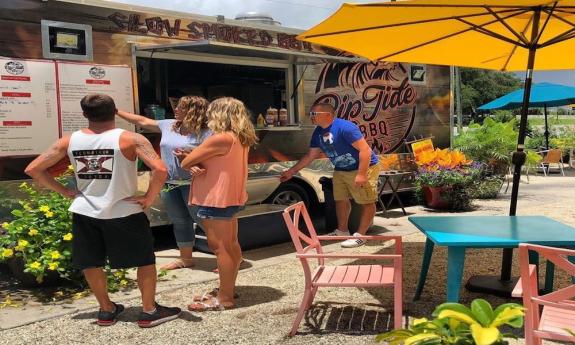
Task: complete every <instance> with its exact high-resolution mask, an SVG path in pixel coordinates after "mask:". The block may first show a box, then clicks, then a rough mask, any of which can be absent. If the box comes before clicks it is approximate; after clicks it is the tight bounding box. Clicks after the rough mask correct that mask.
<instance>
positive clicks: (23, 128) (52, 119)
mask: <svg viewBox="0 0 575 345" xmlns="http://www.w3.org/2000/svg"><path fill="white" fill-rule="evenodd" d="M58 132H59V129H58V101H57V91H56V70H55V64H54V62H52V61H35V60H22V59H9V58H0V156H17V155H34V154H39V153H41V152H43V151H44V150H46V148H48V147H49V146H50V145H51V144H52V143H53V142H54V141H56V140H57V139H58V136H59V133H58Z"/></svg>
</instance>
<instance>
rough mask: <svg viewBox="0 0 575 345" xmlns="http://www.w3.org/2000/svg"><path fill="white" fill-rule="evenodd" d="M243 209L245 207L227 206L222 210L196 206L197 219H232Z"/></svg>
mask: <svg viewBox="0 0 575 345" xmlns="http://www.w3.org/2000/svg"><path fill="white" fill-rule="evenodd" d="M244 208H245V206H229V207H223V208H221V207H210V206H198V218H202V219H216V220H218V219H219V220H228V219H231V218H233V217H234V216H235V215H236V213H238V212H239V211H241V210H243V209H244Z"/></svg>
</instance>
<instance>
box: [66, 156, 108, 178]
mask: <svg viewBox="0 0 575 345" xmlns="http://www.w3.org/2000/svg"><path fill="white" fill-rule="evenodd" d="M72 156H74V160H75V161H76V175H78V178H79V179H82V180H111V179H112V171H113V168H114V150H107V149H106V150H76V151H72Z"/></svg>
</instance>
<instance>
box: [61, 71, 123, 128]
mask: <svg viewBox="0 0 575 345" xmlns="http://www.w3.org/2000/svg"><path fill="white" fill-rule="evenodd" d="M56 65H57V68H58V89H59V93H60V116H61V126H62V132H63V133H64V134H66V133H71V132H74V131H76V130H78V129H80V128H83V127H87V126H88V120H86V118H84V116H83V114H82V108H81V107H80V100H81V99H82V97H84V96H86V95H87V94H89V93H103V94H106V95H109V96H110V97H112V98H113V99H114V102H115V103H116V108H118V109H121V110H124V111H128V112H132V113H133V112H134V92H133V87H132V70H131V69H130V67H127V66H108V65H93V64H84V63H73V62H57V63H56ZM116 127H119V128H124V129H128V130H131V131H134V125H132V124H130V123H129V122H127V121H125V120H123V119H121V118H119V117H116Z"/></svg>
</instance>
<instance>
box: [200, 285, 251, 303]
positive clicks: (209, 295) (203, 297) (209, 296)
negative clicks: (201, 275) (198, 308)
mask: <svg viewBox="0 0 575 345" xmlns="http://www.w3.org/2000/svg"><path fill="white" fill-rule="evenodd" d="M218 292H220V289H219V288H214V289H213V290H212V291H209V292H206V293H204V294H203V295H194V296H193V297H192V301H193V302H205V301H208V300H210V299H212V298H215V297H218ZM239 297H240V295H238V294H237V293H234V299H235V298H239Z"/></svg>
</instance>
